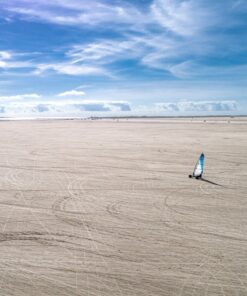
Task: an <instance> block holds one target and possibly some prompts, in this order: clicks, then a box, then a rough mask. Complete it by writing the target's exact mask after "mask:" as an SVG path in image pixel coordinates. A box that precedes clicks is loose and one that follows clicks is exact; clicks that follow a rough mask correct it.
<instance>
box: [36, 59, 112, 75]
mask: <svg viewBox="0 0 247 296" xmlns="http://www.w3.org/2000/svg"><path fill="white" fill-rule="evenodd" d="M49 70H51V71H55V72H57V73H58V74H65V75H71V76H80V75H107V73H106V70H104V69H103V68H100V67H94V66H87V65H76V64H74V65H73V64H72V63H71V62H67V63H60V64H59V63H58V64H39V65H37V69H36V70H35V72H34V74H36V75H41V74H43V73H45V72H46V71H49Z"/></svg>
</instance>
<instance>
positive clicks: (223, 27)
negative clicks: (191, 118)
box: [0, 0, 247, 115]
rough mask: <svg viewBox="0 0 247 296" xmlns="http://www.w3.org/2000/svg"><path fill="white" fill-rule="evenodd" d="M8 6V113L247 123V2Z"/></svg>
mask: <svg viewBox="0 0 247 296" xmlns="http://www.w3.org/2000/svg"><path fill="white" fill-rule="evenodd" d="M1 2H2V3H1V6H0V32H1V33H0V111H1V110H2V113H6V114H8V113H11V114H13V115H14V114H17V113H18V112H22V113H23V112H24V113H28V112H41V113H43V114H44V113H45V112H48V113H49V112H50V114H51V113H52V112H55V113H56V112H60V114H61V112H62V113H63V114H64V113H66V110H67V109H66V108H67V107H68V109H69V110H70V111H69V112H70V113H74V112H77V113H78V114H79V113H80V112H82V111H85V112H88V114H89V113H93V112H95V110H96V111H100V112H111V113H114V114H115V113H117V112H120V113H121V112H133V114H134V113H135V114H144V113H145V114H152V115H153V114H158V115H159V114H163V113H164V114H168V115H169V114H175V113H176V114H189V113H191V114H215V113H219V112H221V113H233V114H238V113H239V114H246V113H247V103H246V90H247V87H246V85H247V30H246V29H247V24H246V22H247V21H246V20H247V2H246V1H245V0H234V1H233V0H218V1H212V0H184V1H182V0H152V1H151V0H132V1H130V0H129V1H126V0H125V1H123V0H108V1H106V0H91V1H84V0H53V1H48V0H11V1H5V2H4V1H1ZM117 103H118V104H117ZM126 104H127V105H128V106H129V107H128V108H126ZM66 106H67V107H66ZM88 106H89V107H88ZM90 106H91V107H90ZM120 106H121V107H120ZM124 106H125V107H124ZM98 107H99V110H97V108H98ZM20 110H21V111H20ZM76 110H77V111H76ZM69 112H68V113H69Z"/></svg>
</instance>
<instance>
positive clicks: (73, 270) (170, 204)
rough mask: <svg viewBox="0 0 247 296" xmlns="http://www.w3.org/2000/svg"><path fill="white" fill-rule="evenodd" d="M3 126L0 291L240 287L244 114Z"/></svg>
mask: <svg viewBox="0 0 247 296" xmlns="http://www.w3.org/2000/svg"><path fill="white" fill-rule="evenodd" d="M0 125H1V128H0V137H1V142H0V154H1V158H0V176H1V177H0V254H1V256H0V295H4V296H7V295H16V296H17V295H18V296H21V295H52V296H55V295H59V296H61V295H71V296H73V295H85V296H86V295H87V296H89V295H99V296H103V295H106V296H109V295H112V296H137V295H142V296H143V295H157V296H158V295H159V296H161V295H162V296H164V295H167V296H172V295H174V296H175V295H181V296H182V295H184V296H185V295H186V296H187V295H196V296H199V295H205V296H206V295H222V296H227V295H229V296H232V295H236V296H241V295H247V215H246V212H247V197H246V192H247V182H246V180H247V154H246V151H247V119H246V117H242V118H241V117H239V118H237V117H235V118H230V117H229V118H228V117H222V118H213V117H212V118H210V117H208V118H167V119H165V118H158V119H155V118H154V119H149V118H142V119H140V118H139V119H134V118H130V119H128V118H125V119H102V120H32V121H28V120H24V121H11V120H10V121H7V120H6V121H1V122H0ZM202 152H203V153H204V154H205V171H204V175H203V178H204V180H195V179H190V178H188V175H189V174H191V173H192V171H193V169H194V165H195V163H196V161H197V159H198V157H199V155H200V153H202Z"/></svg>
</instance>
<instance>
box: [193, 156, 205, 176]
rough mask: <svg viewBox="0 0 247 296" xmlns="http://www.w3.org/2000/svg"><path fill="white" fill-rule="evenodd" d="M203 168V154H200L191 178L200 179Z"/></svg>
mask: <svg viewBox="0 0 247 296" xmlns="http://www.w3.org/2000/svg"><path fill="white" fill-rule="evenodd" d="M203 168H204V154H203V153H202V154H201V156H200V157H199V159H198V161H197V163H196V166H195V169H194V172H193V176H194V177H201V176H202V173H203Z"/></svg>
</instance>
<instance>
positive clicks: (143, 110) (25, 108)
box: [0, 100, 238, 117]
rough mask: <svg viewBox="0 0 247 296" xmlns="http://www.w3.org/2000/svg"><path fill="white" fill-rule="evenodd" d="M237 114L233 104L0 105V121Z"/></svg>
mask: <svg viewBox="0 0 247 296" xmlns="http://www.w3.org/2000/svg"><path fill="white" fill-rule="evenodd" d="M237 111H238V106H237V103H236V101H217V102H216V101H201V102H196V101H186V102H185V101H179V102H165V103H155V104H152V105H149V106H148V105H146V106H143V105H141V106H140V105H135V106H133V105H132V104H130V103H129V102H127V101H88V100H85V101H80V102H78V101H75V102H71V101H67V102H66V101H64V102H36V103H33V102H29V103H27V102H24V103H23V102H10V103H8V104H6V103H5V104H4V103H1V104H0V114H1V116H2V117H8V116H9V117H22V116H24V117H28V116H31V117H67V116H69V117H89V116H162V115H164V116H179V115H193V114H195V113H197V114H199V115H217V114H218V115H221V114H233V113H234V112H237Z"/></svg>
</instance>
